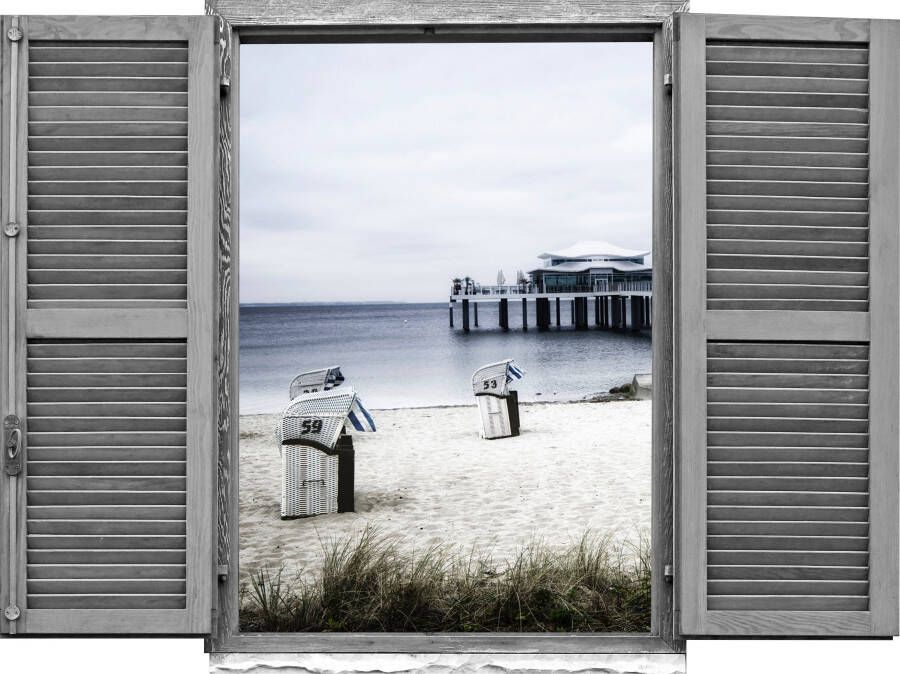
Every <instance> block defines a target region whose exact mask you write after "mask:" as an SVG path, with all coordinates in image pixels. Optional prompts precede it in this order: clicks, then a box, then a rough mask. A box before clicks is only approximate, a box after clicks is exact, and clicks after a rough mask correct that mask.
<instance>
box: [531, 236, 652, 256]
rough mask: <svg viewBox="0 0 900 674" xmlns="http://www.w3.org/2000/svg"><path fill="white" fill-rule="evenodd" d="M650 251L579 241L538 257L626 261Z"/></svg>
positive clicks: (606, 243) (606, 242) (600, 242)
mask: <svg viewBox="0 0 900 674" xmlns="http://www.w3.org/2000/svg"><path fill="white" fill-rule="evenodd" d="M649 254H650V251H640V250H631V249H629V248H622V247H621V246H616V245H614V244H612V243H610V242H609V241H599V240H597V241H579V242H578V243H576V244H575V245H573V246H569V247H568V248H563V249H562V250H559V251H556V252H551V253H541V254H540V255H538V257H539V258H540V259H542V260H549V259H569V260H579V259H585V258H593V259H607V260H628V259H631V258H635V257H645V256H647V255H649Z"/></svg>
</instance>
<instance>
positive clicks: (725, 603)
mask: <svg viewBox="0 0 900 674" xmlns="http://www.w3.org/2000/svg"><path fill="white" fill-rule="evenodd" d="M707 607H708V608H709V610H710V611H865V610H867V609H868V608H869V598H868V597H847V596H842V597H829V596H822V595H814V596H787V595H774V596H759V597H753V596H729V595H712V594H711V595H710V597H709V599H708V600H707Z"/></svg>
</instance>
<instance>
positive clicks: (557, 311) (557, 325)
mask: <svg viewBox="0 0 900 674" xmlns="http://www.w3.org/2000/svg"><path fill="white" fill-rule="evenodd" d="M559 324H560V320H559V298H558V297H557V298H556V327H557V328H558V327H559Z"/></svg>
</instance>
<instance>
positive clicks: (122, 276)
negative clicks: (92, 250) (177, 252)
mask: <svg viewBox="0 0 900 674" xmlns="http://www.w3.org/2000/svg"><path fill="white" fill-rule="evenodd" d="M186 280H187V272H186V271H185V270H183V269H73V268H71V267H69V268H57V269H39V270H34V271H31V272H29V274H28V281H29V282H30V283H31V284H32V285H34V286H39V285H65V284H66V281H71V285H88V286H93V285H130V284H135V283H144V284H148V285H157V286H163V287H164V288H165V287H167V286H171V285H183V284H185V282H186ZM162 289H163V288H161V290H162ZM166 292H168V291H166ZM186 292H187V288H185V293H186Z"/></svg>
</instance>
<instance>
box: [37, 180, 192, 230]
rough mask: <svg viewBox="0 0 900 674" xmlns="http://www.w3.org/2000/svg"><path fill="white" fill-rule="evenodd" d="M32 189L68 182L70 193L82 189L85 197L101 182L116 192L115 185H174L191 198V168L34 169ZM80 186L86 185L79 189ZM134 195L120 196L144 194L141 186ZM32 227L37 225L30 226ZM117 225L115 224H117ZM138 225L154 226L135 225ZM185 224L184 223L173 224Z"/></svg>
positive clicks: (122, 191) (124, 192) (136, 187)
mask: <svg viewBox="0 0 900 674" xmlns="http://www.w3.org/2000/svg"><path fill="white" fill-rule="evenodd" d="M28 179H29V183H28V184H29V185H40V184H41V183H58V182H63V181H64V182H66V183H67V184H68V185H69V187H68V189H69V190H70V191H72V190H75V189H78V190H80V192H79V193H81V194H85V193H87V192H88V190H90V186H91V184H94V183H97V182H100V183H101V184H102V185H108V187H107V189H116V188H115V187H113V185H122V181H132V182H151V183H160V182H165V183H172V182H175V183H176V184H178V185H180V187H177V188H173V189H177V190H178V193H179V194H181V193H184V194H187V182H186V180H187V167H186V166H31V167H29V169H28ZM78 183H82V185H79V184H78ZM134 187H135V189H134V191H133V192H131V191H126V190H123V189H121V188H120V189H119V191H117V192H116V194H141V193H142V192H141V190H140V188H139V187H138V186H136V185H135V186H134ZM29 224H31V225H33V224H36V223H34V222H29ZM61 224H85V225H95V224H98V223H95V222H86V223H61ZM113 224H115V223H113ZM131 224H135V225H142V224H152V223H141V222H135V223H131ZM171 224H181V225H182V226H184V224H185V223H184V222H182V223H171Z"/></svg>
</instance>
